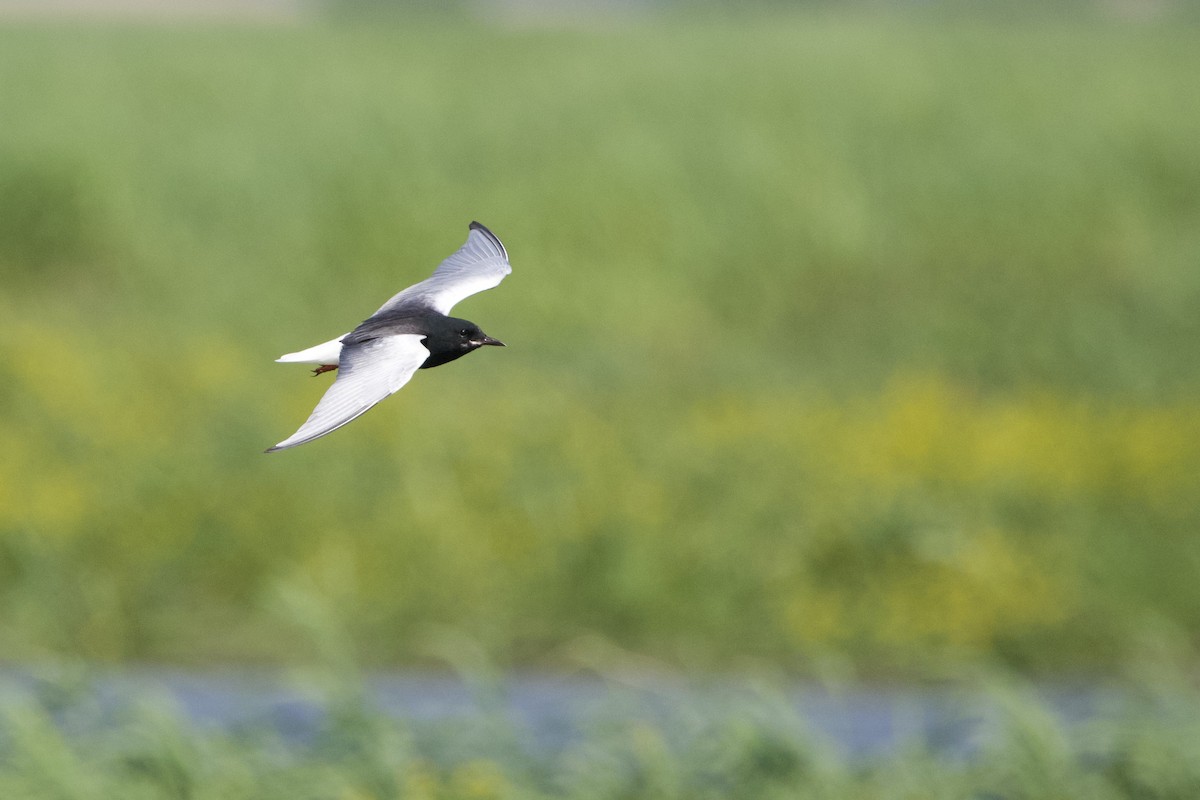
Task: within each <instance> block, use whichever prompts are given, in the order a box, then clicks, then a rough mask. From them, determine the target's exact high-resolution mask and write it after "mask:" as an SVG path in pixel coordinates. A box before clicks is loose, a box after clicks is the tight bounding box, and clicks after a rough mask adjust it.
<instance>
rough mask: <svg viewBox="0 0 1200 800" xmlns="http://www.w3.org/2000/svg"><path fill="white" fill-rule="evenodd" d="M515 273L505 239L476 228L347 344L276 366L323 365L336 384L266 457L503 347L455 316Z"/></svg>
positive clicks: (293, 356) (344, 339)
mask: <svg viewBox="0 0 1200 800" xmlns="http://www.w3.org/2000/svg"><path fill="white" fill-rule="evenodd" d="M511 272H512V266H510V265H509V263H508V251H507V250H505V249H504V245H503V244H501V242H500V239H499V238H497V236H496V235H495V234H494V233H492V232H491V231H490V230H488V229H487V228H486V227H484V226H483V225H481V224H480V223H478V222H472V223H471V224H470V226H468V230H467V241H466V243H465V244H463V246H462V247H460V248H459V249H458V250H457V251H455V252H454V253H453V254H452V255H451V256H450V257H449V258H447V259H446V260H445V261H443V262H442V263H441V264H440V265H438V268H437V269H436V270H434V272H433V275H431V276H430V277H429V278H426V279H425V280H423V281H421V282H420V283H417V284H414V285H412V286H410V287H408V288H407V289H405V290H404V291H402V292H399V293H398V294H396V295H395V296H393V297H392V298H391V299H390V300H388V301H387V302H386V303H384V304H383V305H382V306H381V307H380V308H379V310H378V311H376V312H375V313H374V314H372V315H371V316H370V317H368V318H367V319H366V320H364V321H363V322H362V324H360V325H359V326H358V327H357V328H355V329H354V330H352V331H350V332H349V333H347V334H345V335H344V336H339V337H338V338H336V339H332V340H330V341H328V342H324V343H322V344H318V345H315V346H313V347H310V348H308V349H307V350H300V351H298V352H295V353H288V354H286V355H283V356H280V357H279V358H277V359H276V361H277V362H282V363H300V364H316V365H317V367H316V369H314V370H313V375H320V374H322V373H324V372H329V371H331V370H337V379H336V380H335V381H334V382H333V385H331V386H330V387H329V389H328V390H327V391H326V392H325V394H324V396H323V397H322V398H321V400H320V401H319V402H318V403H317V407H316V408H315V409H313V412H312V414H311V415H310V416H309V418H308V419H307V420H306V421H305V423H304V424H303V425H301V426H300V428H299V429H298V430H297V431H296V432H295V433H293V434H292V435H291V436H289V437H288V438H286V439H284V440H283V441H282V442H280V443H279V444H277V445H275V446H274V447H270V448H268V449H267V450H266V451H265V452H267V453H274V452H276V451H278V450H286V449H288V448H290V447H297V446H299V445H302V444H307V443H308V442H311V441H313V440H314V439H319V438H321V437H322V436H325V435H327V434H330V433H333V432H334V431H335V430H337V429H338V428H340V427H342V426H343V425H345V424H346V423H348V422H352V421H353V420H355V419H357V418H358V417H360V416H362V415H363V414H364V413H366V412H367V411H368V410H370V409H371V408H372V407H374V406H375V405H376V404H377V403H379V402H380V401H381V400H383V399H384V398H386V397H388V396H389V395H392V394H394V393H395V392H397V391H398V390H399V389H400V388H401V387H403V386H404V385H405V384H406V383H408V382H409V380H410V379H411V378H412V376H413V375H414V374H415V373H416V371H417V370H418V369H430V368H432V367H437V366H441V365H442V364H447V363H449V362H451V361H454V360H455V359H457V358H462V357H463V356H465V355H466V354H467V353H470V352H472V351H474V350H478V349H479V348H480V347H485V346H489V345H491V346H495V347H504V346H505V345H504V342H501V341H500V340H499V339H493V338H492V337H491V336H488V335H487V334H486V333H484V332H483V331H482V330H480V328H479V326H478V325H476V324H475V323H474V322H471V321H469V320H465V319H459V318H457V317H451V316H449V314H450V309H452V308H453V307H454V306H455V305H456V304H458V303H459V302H460V301H462V300H464V299H465V298H467V297H470V296H471V295H473V294H477V293H478V292H482V291H484V290H485V289H491V288H493V287H495V286H498V285H499V284H500V281H502V280H504V277H505V276H506V275H509V274H510V273H511Z"/></svg>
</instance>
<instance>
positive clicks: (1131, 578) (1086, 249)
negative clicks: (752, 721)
mask: <svg viewBox="0 0 1200 800" xmlns="http://www.w3.org/2000/svg"><path fill="white" fill-rule="evenodd" d="M1198 45H1200V29H1198V28H1197V27H1196V26H1194V25H1190V24H1187V25H1166V24H1154V23H1147V24H1143V25H1136V26H1127V25H1121V24H1117V23H1115V22H1112V21H1107V22H1106V21H1097V20H1083V21H1080V20H1077V21H1066V20H1061V19H1051V20H1046V19H1042V18H1040V17H1039V18H1037V19H1036V20H1031V21H1030V22H1029V23H1028V24H1021V23H1020V21H1009V22H1007V23H1005V24H998V23H996V22H994V21H992V22H988V21H981V20H972V19H970V18H955V19H951V20H942V21H939V20H935V19H933V18H932V17H922V16H919V15H917V16H902V15H899V14H886V13H882V12H876V13H868V12H861V11H860V12H853V13H842V14H834V13H832V12H829V11H827V10H817V11H812V12H807V13H806V12H786V11H774V12H770V13H765V12H764V13H760V14H757V15H753V16H749V17H746V18H743V19H738V20H729V19H721V20H706V19H703V18H695V19H683V18H675V17H669V16H668V17H664V18H662V19H658V20H650V21H646V22H645V23H644V24H640V25H637V26H634V25H624V24H611V25H604V26H599V27H596V28H591V29H589V28H579V29H570V30H554V29H545V28H536V27H526V28H523V27H519V26H514V27H506V26H503V25H486V24H482V23H480V22H477V21H471V20H465V19H464V20H454V21H449V20H447V21H441V22H439V21H437V20H436V19H434V18H421V19H418V20H414V21H412V22H411V24H407V25H404V24H381V25H377V26H374V27H368V26H355V25H350V24H345V25H337V26H321V25H305V24H297V25H284V26H275V27H268V26H263V27H219V26H216V27H209V28H203V27H201V28H186V27H175V28H170V27H161V28H157V27H149V26H142V27H138V26H100V27H84V26H70V25H61V26H38V25H33V24H25V25H20V26H18V25H8V26H4V27H0V119H3V120H4V121H5V122H4V124H3V125H2V126H0V270H2V274H3V282H2V284H0V287H2V288H0V317H2V318H3V320H4V321H3V324H2V325H0V348H2V350H3V352H4V353H5V355H6V357H5V358H4V359H3V360H0V386H3V389H2V390H0V420H2V421H0V453H3V457H2V458H0V654H2V655H3V657H4V658H5V659H6V660H11V659H22V660H23V659H30V658H41V657H46V656H51V657H56V656H64V655H66V656H70V657H83V658H86V659H92V660H112V661H128V660H158V661H174V662H214V661H224V660H239V661H272V662H291V661H302V660H305V659H307V658H310V657H313V656H312V653H311V652H310V651H309V649H308V647H307V645H306V644H305V641H306V640H305V637H304V635H303V632H301V631H295V630H290V629H288V628H286V627H281V626H280V625H279V624H278V623H277V620H276V619H275V618H274V617H273V616H272V611H271V605H272V603H274V602H275V598H277V597H279V596H280V594H281V593H282V594H284V595H286V594H287V593H288V592H291V591H300V592H311V593H315V594H316V595H318V596H321V597H323V598H325V600H326V601H327V602H328V604H329V607H330V609H333V611H331V613H334V614H335V615H337V616H338V617H339V619H338V624H339V625H342V626H344V628H345V630H346V632H347V633H346V635H347V637H348V642H349V643H351V645H350V646H353V647H354V648H355V649H357V650H359V651H361V653H362V655H363V658H364V659H365V661H366V662H367V663H369V664H381V665H382V664H389V665H394V664H405V663H413V662H414V661H419V660H421V659H423V658H425V657H426V656H425V653H426V652H427V644H428V639H429V636H430V635H431V634H430V632H431V631H434V630H438V629H440V628H441V627H443V626H449V627H451V628H453V629H456V630H459V631H461V632H462V633H463V634H464V635H465V636H467V637H469V638H471V639H474V640H477V641H479V642H480V643H481V645H482V646H483V647H484V649H485V651H486V652H487V654H488V655H489V657H490V658H493V659H496V660H497V661H499V662H500V663H501V664H502V665H512V664H542V665H555V664H563V663H570V662H571V661H572V660H573V659H574V658H575V657H576V655H575V654H576V653H577V651H578V650H579V648H580V647H582V646H586V643H588V642H592V641H595V640H597V639H599V640H603V641H608V642H611V643H613V644H615V645H616V646H618V647H620V648H625V649H627V650H631V651H634V652H637V653H641V654H644V655H646V656H649V657H651V658H654V659H658V660H660V661H662V662H665V663H667V664H670V665H673V666H678V667H685V668H717V669H725V668H739V667H743V666H746V665H751V666H753V665H763V664H769V665H775V666H780V667H782V668H784V669H787V670H795V671H818V672H819V671H822V670H826V669H836V670H837V671H838V672H839V673H842V674H855V673H857V674H868V675H925V676H930V675H932V676H937V675H939V674H943V673H944V672H945V671H947V670H953V669H955V668H957V667H959V666H961V665H963V664H969V663H975V662H997V661H998V662H1000V663H1003V664H1006V665H1010V666H1014V667H1017V668H1021V669H1026V670H1032V671H1048V670H1068V671H1076V670H1081V669H1089V670H1090V669H1106V670H1108V669H1122V668H1124V667H1126V666H1128V665H1129V664H1131V663H1137V662H1140V661H1142V660H1145V659H1146V658H1147V655H1146V654H1147V652H1153V653H1159V652H1161V651H1162V650H1163V649H1164V648H1165V649H1169V650H1171V652H1179V653H1182V654H1183V656H1182V657H1183V658H1191V657H1192V656H1193V655H1194V643H1195V633H1196V631H1197V629H1198V627H1200V584H1198V583H1197V582H1196V581H1195V580H1194V576H1195V574H1196V570H1197V567H1198V566H1200V545H1197V537H1196V534H1197V532H1198V530H1197V529H1198V527H1200V502H1198V501H1197V498H1198V497H1200V413H1198V412H1200V400H1198V399H1197V394H1196V392H1197V388H1198V377H1200V372H1198V371H1197V366H1198V360H1200V358H1198V352H1200V348H1198V345H1200V316H1198V315H1197V314H1196V313H1195V310H1196V308H1197V300H1200V269H1197V253H1198V252H1200V224H1198V223H1200V150H1197V148H1196V146H1195V143H1196V142H1197V141H1200V107H1198V106H1197V104H1195V103H1193V102H1188V98H1191V97H1192V96H1193V95H1194V77H1195V75H1196V74H1197V70H1198V68H1200V55H1198V54H1200V47H1198ZM471 219H480V220H481V221H483V222H484V223H486V224H488V225H489V226H491V227H492V228H493V229H494V230H495V231H496V232H497V233H498V234H499V235H500V236H501V237H502V238H503V239H504V241H505V243H506V245H507V246H508V249H509V251H510V253H511V254H512V259H513V264H514V273H513V275H512V277H511V278H510V279H509V280H508V281H506V282H505V283H504V285H503V286H502V287H500V288H499V289H498V290H496V291H493V292H489V293H487V294H485V295H481V296H478V297H475V298H472V299H470V300H469V301H468V302H466V303H464V304H463V305H462V306H461V307H459V308H458V309H457V313H461V315H463V316H466V317H468V318H470V319H472V320H474V321H476V322H478V323H479V324H480V325H481V326H482V327H483V328H484V329H485V330H486V331H488V332H489V333H491V334H492V335H495V336H497V337H499V338H501V339H503V340H505V341H506V342H508V343H509V345H510V346H509V348H508V349H507V350H505V351H501V352H488V353H485V354H482V355H476V356H473V357H472V358H470V359H468V360H465V361H463V362H460V363H457V364H455V365H453V367H452V368H450V369H446V370H433V371H429V372H426V373H422V374H421V375H420V376H419V379H418V380H416V381H414V383H413V384H412V385H411V386H410V387H407V388H406V389H405V391H404V392H403V393H402V394H400V395H398V396H397V397H395V398H393V399H392V400H390V401H389V402H388V403H387V404H385V405H384V406H382V407H380V408H379V409H377V410H375V411H373V412H371V413H370V414H369V415H367V416H365V417H364V418H363V419H362V420H360V421H358V422H356V423H355V424H354V425H353V426H351V427H348V428H347V429H346V430H344V431H341V432H339V433H338V434H337V435H336V436H334V437H330V438H329V439H327V440H323V441H321V442H319V443H316V444H314V445H312V446H309V447H305V448H302V449H301V450H298V451H295V452H289V453H285V454H282V455H276V456H269V457H268V456H264V455H262V454H261V452H260V451H261V450H262V449H263V448H264V447H265V446H268V445H270V444H272V443H273V442H275V441H278V440H280V439H281V438H283V437H284V436H285V435H287V434H288V433H290V432H291V431H292V430H293V429H294V428H295V426H296V425H298V424H299V422H300V421H302V420H303V418H304V417H305V415H306V414H307V413H308V411H309V410H310V409H311V407H312V405H313V403H314V402H315V401H316V399H317V397H318V396H319V395H320V393H321V391H322V390H323V387H324V386H325V383H326V382H324V381H321V380H317V379H310V378H309V377H307V374H306V373H305V372H304V371H303V370H301V369H298V368H288V367H284V366H279V365H275V364H273V363H271V361H272V359H273V358H275V357H276V356H277V355H278V354H280V353H283V352H287V351H290V350H295V349H297V348H301V347H306V346H308V345H311V344H315V343H317V342H320V341H323V340H324V339H327V338H329V337H331V336H335V335H337V334H339V333H342V332H344V331H345V330H347V329H349V327H351V326H353V325H354V324H355V323H356V322H357V321H358V320H359V319H361V318H362V317H363V316H364V315H365V314H367V313H369V312H370V311H371V310H372V309H373V308H375V307H376V306H377V305H378V304H379V303H380V302H382V300H383V299H385V298H386V297H388V296H390V295H391V294H392V293H393V292H395V291H396V290H397V289H399V288H401V287H403V286H405V285H407V284H408V283H410V282H413V281H415V280H417V279H420V278H422V277H424V276H425V275H426V274H428V272H429V271H430V269H431V268H432V267H433V266H434V265H435V264H436V263H437V262H438V260H440V259H441V258H442V257H444V256H445V255H446V254H448V253H449V252H450V251H451V250H452V249H454V248H455V247H457V246H458V244H459V243H460V242H461V240H462V239H463V237H464V235H465V228H466V223H467V222H469V221H470V220H471ZM581 643H582V644H581Z"/></svg>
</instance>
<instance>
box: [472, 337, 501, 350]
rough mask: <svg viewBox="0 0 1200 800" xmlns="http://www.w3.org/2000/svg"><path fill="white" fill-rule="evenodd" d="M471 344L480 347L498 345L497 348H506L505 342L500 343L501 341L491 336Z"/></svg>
mask: <svg viewBox="0 0 1200 800" xmlns="http://www.w3.org/2000/svg"><path fill="white" fill-rule="evenodd" d="M471 344H475V345H479V346H480V347H483V346H484V345H485V344H494V345H496V347H505V346H506V345H505V344H504V342H502V341H500V340H499V339H493V338H492V337H490V336H484V337H483V338H482V339H479V340H478V341H475V342H471Z"/></svg>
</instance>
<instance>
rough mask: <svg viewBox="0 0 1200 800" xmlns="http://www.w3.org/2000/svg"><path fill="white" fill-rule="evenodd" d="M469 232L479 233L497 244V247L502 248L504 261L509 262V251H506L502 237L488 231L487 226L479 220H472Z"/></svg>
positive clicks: (468, 227)
mask: <svg viewBox="0 0 1200 800" xmlns="http://www.w3.org/2000/svg"><path fill="white" fill-rule="evenodd" d="M467 229H468V230H472V231H479V232H480V233H482V234H483V235H484V236H486V237H488V238H489V239H491V240H492V242H493V243H495V245H496V247H498V248H500V253H501V254H502V255H503V256H504V260H505V261H508V250H506V249H505V247H504V243H503V242H501V241H500V237H499V236H497V235H496V234H494V233H492V232H491V231H490V230H488V228H487V226H486V225H484V224H483V223H482V222H479V221H478V220H471V224H470V225H468V226H467Z"/></svg>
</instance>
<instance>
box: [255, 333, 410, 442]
mask: <svg viewBox="0 0 1200 800" xmlns="http://www.w3.org/2000/svg"><path fill="white" fill-rule="evenodd" d="M423 339H424V337H423V336H420V335H419V334H414V333H405V334H398V335H395V336H383V337H380V338H378V339H370V340H367V341H365V342H357V343H355V344H351V345H345V346H344V347H342V355H341V358H340V360H339V362H338V377H337V380H336V381H334V382H333V385H332V386H330V387H329V390H328V391H327V392H325V396H324V397H322V398H321V401H320V402H319V403H317V407H316V408H315V409H313V412H312V414H311V415H310V416H309V418H308V421H307V422H305V423H304V424H303V425H301V426H300V430H298V431H296V432H295V433H293V434H292V435H291V436H289V437H288V438H287V439H284V440H283V441H282V442H280V443H279V444H277V445H275V446H274V447H272V448H271V449H270V450H267V452H268V453H270V452H272V451H274V450H284V449H286V448H288V447H295V446H296V445H301V444H304V443H305V442H311V441H312V440H313V439H317V438H319V437H321V436H324V435H325V434H327V433H331V432H333V431H335V430H337V429H338V428H340V427H342V426H343V425H345V424H346V423H347V422H350V421H351V420H354V419H356V418H358V417H359V416H361V415H362V414H363V413H364V412H366V411H367V410H368V409H369V408H371V406H373V405H375V404H376V403H378V402H379V401H380V400H382V399H383V398H385V397H387V396H388V395H390V394H392V393H393V392H395V391H396V390H398V389H399V388H400V387H401V386H403V385H404V384H406V383H408V381H409V379H410V378H412V376H413V373H414V372H416V371H417V369H418V368H419V367H420V366H421V364H423V363H424V362H425V359H427V358H429V350H427V349H426V348H425V345H424V344H422V343H421V342H422V340H423Z"/></svg>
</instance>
